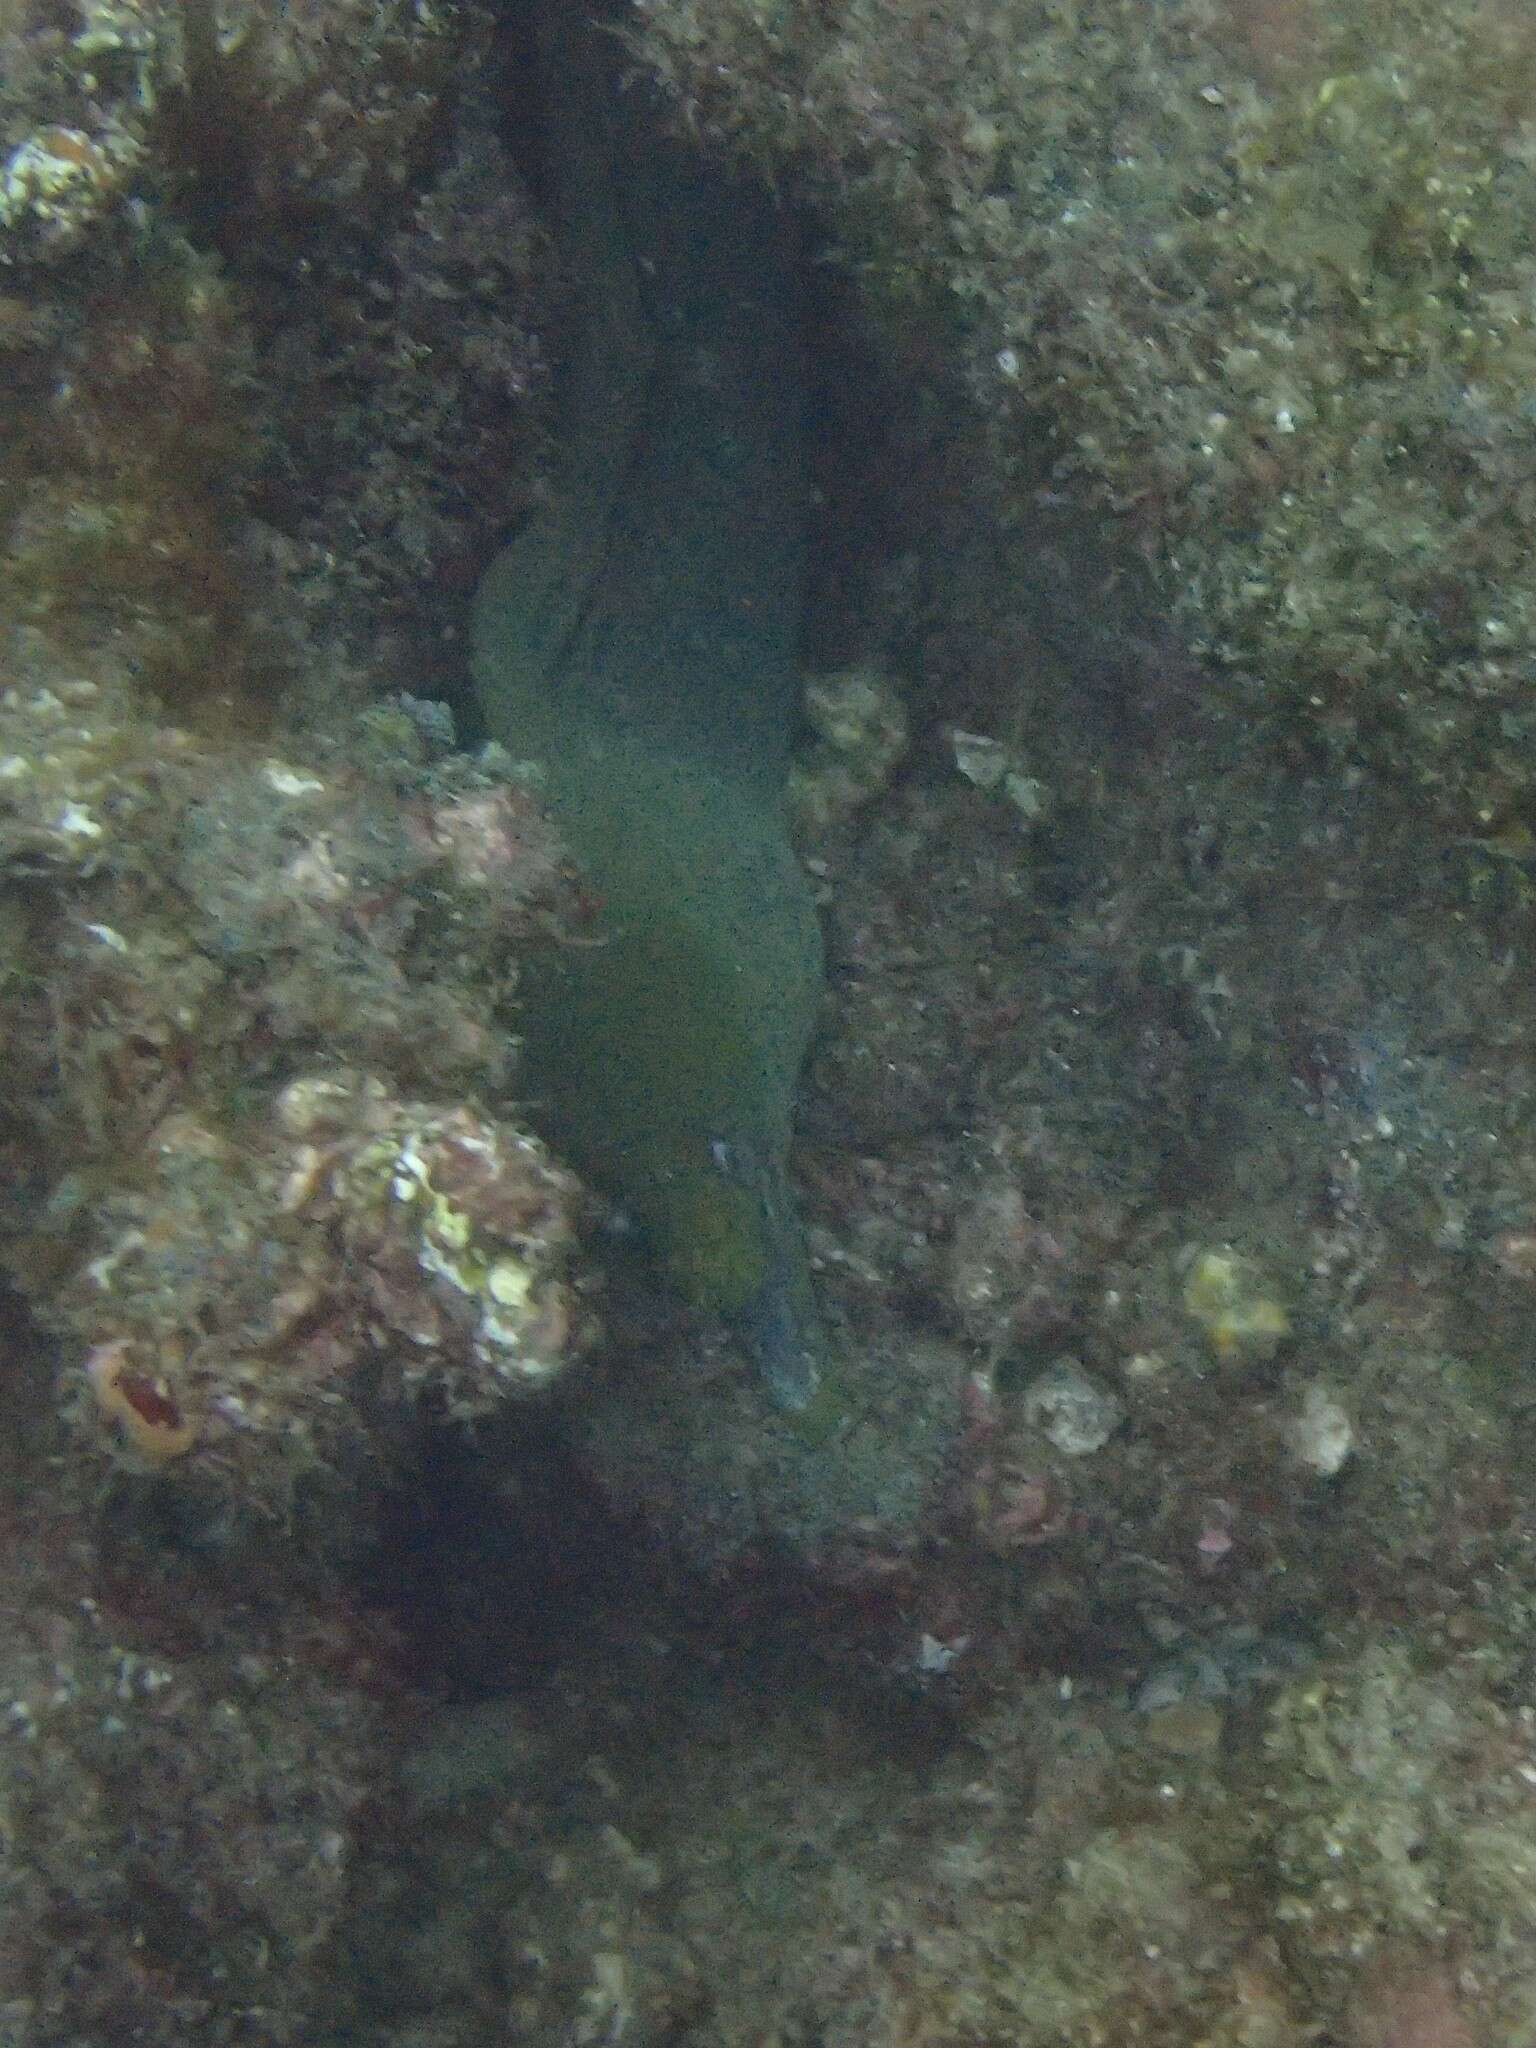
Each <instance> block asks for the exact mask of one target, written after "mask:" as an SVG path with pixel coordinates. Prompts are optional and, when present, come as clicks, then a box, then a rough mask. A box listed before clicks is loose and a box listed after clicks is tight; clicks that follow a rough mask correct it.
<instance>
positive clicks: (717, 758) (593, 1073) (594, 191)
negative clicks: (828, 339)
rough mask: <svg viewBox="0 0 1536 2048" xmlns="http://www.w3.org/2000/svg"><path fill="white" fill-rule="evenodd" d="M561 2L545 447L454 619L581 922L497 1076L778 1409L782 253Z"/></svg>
mask: <svg viewBox="0 0 1536 2048" xmlns="http://www.w3.org/2000/svg"><path fill="white" fill-rule="evenodd" d="M586 17H587V11H586V9H584V8H580V7H576V6H573V5H571V4H569V0H547V4H545V5H544V6H543V7H542V9H541V15H540V21H539V28H538V42H539V58H540V63H541V66H542V71H543V83H544V116H545V122H546V132H547V139H548V159H549V160H548V165H547V171H546V177H547V184H548V191H547V198H548V201H549V205H550V209H551V214H552V217H553V219H554V222H555V225H556V229H557V232H558V235H559V239H560V245H561V251H562V255H563V258H564V262H565V268H566V270H567V272H568V274H569V276H570V279H571V281H572V286H573V289H574V291H575V294H576V298H577V305H576V318H575V321H574V331H573V335H572V340H571V345H570V350H569V356H568V360H567V362H566V364H565V367H564V371H563V379H564V381H563V386H562V389H561V394H560V396H561V411H562V444H561V445H562V453H561V459H560V461H559V464H558V466H557V471H556V475H555V478H554V481H553V485H552V489H551V492H550V496H549V500H548V502H547V504H545V505H544V506H543V507H541V509H540V510H539V511H538V512H537V513H536V514H535V515H534V516H533V518H532V520H531V521H530V523H529V524H528V525H527V526H526V527H525V528H524V529H523V531H521V532H520V533H519V534H518V535H517V537H516V538H515V539H514V540H513V541H512V543H511V544H510V546H508V547H507V548H506V550H505V552H504V553H503V554H502V555H501V556H500V557H499V558H498V559H497V560H496V561H495V562H494V563H493V565H492V567H491V568H490V570H489V571H488V572H487V575H486V577H485V580H484V582H483V584H482V586H481V588H480V591H479V593H478V596H477V598H476V603H475V615H474V625H473V664H474V676H475V685H476V690H477V693H478V698H479V702H480V705H481V707H482V710H483V714H484V717H485V721H486V724H487V726H488V728H489V730H490V732H491V733H492V734H493V735H494V736H495V737H496V738H497V739H499V740H500V741H501V742H502V743H503V744H504V745H505V746H506V747H507V748H508V749H509V750H510V751H511V752H512V753H513V754H514V755H515V756H516V757H518V758H519V759H528V760H533V761H535V762H537V763H538V764H539V765H540V767H541V768H542V771H543V774H544V777H545V790H546V794H547V797H548V801H549V804H550V807H551V809H552V811H553V813H554V816H555V818H556V821H557V823H558V825H559V827H560V829H561V830H562V832H563V834H564V836H565V838H566V840H567V842H568V844H569V845H570V847H571V849H572V850H573V852H574V854H575V855H576V858H577V860H578V861H579V863H580V865H581V866H582V868H583V869H584V871H585V874H586V877H587V878H588V880H589V882H590V884H591V888H592V891H593V893H594V897H595V900H596V905H597V911H596V923H597V931H596V940H597V943H594V944H593V945H591V946H584V947H579V948H578V947H566V948H562V949H559V950H558V952H557V953H556V955H555V957H553V958H552V959H550V960H548V961H546V962H543V963H538V964H536V965H535V966H534V967H533V968H532V969H531V970H530V971H529V973H528V975H527V976H526V978H525V982H524V985H523V1012H522V1025H521V1028H522V1031H523V1039H524V1071H525V1075H526V1076H527V1081H528V1086H529V1091H530V1094H531V1095H532V1097H533V1099H534V1101H535V1104H536V1105H537V1106H538V1107H539V1109H540V1111H541V1113H542V1116H543V1121H544V1124H545V1127H546V1128H547V1129H548V1131H549V1133H550V1135H551V1136H552V1137H553V1138H554V1139H555V1141H556V1142H557V1143H558V1144H559V1145H560V1146H561V1148H562V1149H563V1150H564V1152H565V1153H566V1154H567V1155H568V1156H569V1157H570V1158H571V1159H572V1161H573V1163H574V1164H576V1165H577V1166H578V1167H580V1168H582V1169H584V1170H585V1171H586V1173H587V1174H588V1175H589V1177H590V1178H591V1179H592V1180H593V1181H594V1182H595V1183H596V1184H597V1185H599V1186H600V1187H602V1188H604V1189H605V1190H606V1191H607V1192H609V1193H611V1194H612V1195H613V1196H614V1197H615V1198H616V1199H617V1200H618V1201H619V1202H620V1203H621V1205H622V1206H623V1208H624V1209H625V1210H626V1211H627V1212H629V1213H630V1214H631V1215H632V1216H633V1217H634V1218H635V1220H636V1221H637V1222H638V1224H639V1225H640V1226H641V1227H642V1229H643V1230H644V1232H645V1234H646V1238H647V1240H648V1242H649V1244H650V1246H651V1247H652V1249H653V1250H654V1253H655V1255H656V1257H657V1259H658V1261H659V1263H660V1265H661V1267H662V1269H663V1271H664V1272H665V1273H666V1274H667V1275H668V1276H669V1278H670V1279H671V1280H672V1281H673V1283H674V1284H675V1285H676V1286H677V1287H678V1288H679V1289H680V1291H681V1292H682V1293H683V1294H684V1295H685V1296H686V1297H687V1299H688V1300H689V1301H691V1302H693V1303H694V1304H696V1305H697V1306H699V1307H702V1308H705V1309H708V1310H711V1311H715V1312H718V1313H720V1314H723V1315H724V1316H726V1317H727V1318H728V1319H729V1320H730V1321H731V1322H732V1323H733V1324H734V1325H735V1327H736V1328H737V1330H738V1331H739V1332H740V1334H741V1336H742V1337H743V1339H744V1340H745V1343H746V1346H747V1348H748V1350H749V1351H750V1352H751V1354H752V1356H753V1358H754V1360H755V1362H756V1364H757V1366H758V1368H759V1370H760V1372H761V1374H762V1377H763V1380H764V1382H765V1384H766V1386H767V1388H768V1390H769V1392H770V1394H771V1395H772V1397H773V1398H774V1399H775V1400H776V1401H777V1402H778V1403H779V1405H781V1406H782V1407H785V1408H787V1409H791V1410H802V1409H804V1408H805V1407H806V1406H807V1404H808V1403H809V1402H810V1401H811V1398H812V1395H813V1393H814V1392H815V1389H816V1386H817V1381H818V1363H817V1360H818V1354H819V1349H820V1346H819V1342H818V1338H817V1335H816V1329H815V1311H814V1304H813V1300H812V1292H811V1284H810V1280H809V1276H808V1272H807V1267H806V1259H805V1252H804V1248H803V1244H802V1239H801V1232H800V1226H799V1220H798V1217H797V1215H796V1210H795V1204H794V1200H793V1197H792V1194H791V1190H790V1186H789V1179H788V1174H787V1169H786V1154H787V1150H788V1145H789V1138H790V1126H791V1118H792V1111H793V1103H794V1093H795V1086H796V1081H797V1077H798V1075H799V1071H800V1067H801V1064H802V1061H803V1058H804V1054H805V1049H806V1043H807V1040H808V1038H809V1035H810V1031H811V1026H812V1022H813V1018H814V1013H815V1009H816V1003H817V997H818V992H819V988H820V981H821V943H820V933H819V929H818V925H817V920H816V915H815V911H814V909H813V906H812V903H811V899H810V894H809V889H808V885H807V883H806V880H805V877H804V875H803V873H802V872H801V869H800V866H799V864H798V862H797V861H796V859H795V857H794V855H793V853H792V852H791V849H790V845H789V841H788V837H787V833H786V824H785V810H784V783H785V775H786V770H787V767H788V760H789V753H790V747H791V743H792V740H793V737H794V733H795V728H796V724H797V720H798V717H799V701H800V693H799V680H798V670H797V659H796V656H797V644H796V643H797V632H798V626H799V619H800V611H801V579H802V557H803V550H804V512H805V486H804V480H803V476H802V468H801V457H802V435H803V418H802V414H803V397H802V388H801V383H802V365H801V361H800V354H799V341H798V337H797V319H796V311H797V309H796V297H795V290H794V276H793V266H792V262H791V258H790V250H789V246H788V238H787V236H786V233H785V228H784V223H783V221H782V219H781V218H780V217H779V215H778V213H777V211H776V209H775V208H774V206H773V205H772V203H771V202H770V200H769V198H768V197H767V195H766V194H764V193H763V192H761V191H759V190H758V189H756V188H755V187H751V186H749V185H746V184H742V183H736V182H733V181H732V180H730V179H729V178H728V177H727V176H726V174H724V173H723V172H721V171H720V170H718V169H713V168H706V167H704V166H702V165H700V164H699V163H698V162H697V161H696V160H695V159H694V158H693V157H691V156H690V155H688V154H687V152H686V151H684V150H683V149H682V148H681V147H679V146H677V145H675V144H673V143H672V142H671V141H669V140H668V139H667V137H666V136H665V134H664V132H663V129H662V125H661V122H660V120H659V118H658V116H657V112H656V109H655V106H654V104H653V103H652V102H651V100H650V97H649V94H648V93H647V91H646V90H645V89H644V88H643V87H642V86H641V85H640V84H639V83H638V82H636V81H634V80H633V79H630V80H629V81H627V82H626V83H625V84H624V85H623V86H622V89H621V86H620V82H619V81H620V75H621V74H620V70H619V58H620V56H621V52H620V50H619V48H618V45H617V43H616V41H615V39H614V38H613V37H612V36H611V35H609V34H605V33H604V32H603V31H602V30H601V29H597V30H594V29H593V28H592V26H591V25H590V23H589V21H588V19H587V18H586ZM818 1405H819V1404H818Z"/></svg>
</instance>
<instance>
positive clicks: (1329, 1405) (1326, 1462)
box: [1285, 1380, 1355, 1479]
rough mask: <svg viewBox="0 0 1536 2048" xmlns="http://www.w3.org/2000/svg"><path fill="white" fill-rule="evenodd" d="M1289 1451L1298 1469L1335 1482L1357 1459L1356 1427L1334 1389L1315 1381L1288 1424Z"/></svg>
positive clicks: (1286, 1434)
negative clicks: (1355, 1452) (1299, 1467)
mask: <svg viewBox="0 0 1536 2048" xmlns="http://www.w3.org/2000/svg"><path fill="white" fill-rule="evenodd" d="M1285 1441H1286V1447H1287V1449H1288V1450H1289V1451H1290V1454H1291V1456H1292V1457H1293V1458H1294V1459H1295V1461H1296V1463H1297V1464H1298V1465H1301V1466H1304V1467H1305V1469H1306V1470H1307V1471H1309V1472H1315V1473H1317V1475H1318V1477H1319V1478H1321V1479H1332V1478H1333V1477H1334V1475H1335V1474H1336V1473H1338V1472H1341V1471H1342V1470H1343V1468H1344V1466H1345V1465H1346V1464H1347V1463H1348V1461H1349V1459H1350V1458H1351V1457H1352V1456H1353V1455H1354V1449H1355V1427H1354V1424H1353V1423H1352V1422H1351V1421H1350V1419H1349V1416H1348V1415H1347V1414H1346V1413H1345V1410H1344V1406H1343V1404H1342V1402H1341V1401H1340V1400H1339V1398H1338V1396H1337V1394H1335V1393H1334V1391H1333V1389H1332V1388H1331V1387H1330V1386H1328V1385H1327V1383H1326V1382H1325V1381H1323V1380H1313V1381H1312V1383H1311V1385H1310V1386H1309V1387H1308V1388H1307V1389H1306V1391H1305V1393H1304V1394H1303V1395H1302V1397H1301V1407H1300V1408H1299V1410H1298V1411H1297V1412H1296V1414H1294V1415H1293V1416H1292V1417H1291V1419H1290V1421H1289V1422H1288V1423H1287V1424H1286V1430H1285Z"/></svg>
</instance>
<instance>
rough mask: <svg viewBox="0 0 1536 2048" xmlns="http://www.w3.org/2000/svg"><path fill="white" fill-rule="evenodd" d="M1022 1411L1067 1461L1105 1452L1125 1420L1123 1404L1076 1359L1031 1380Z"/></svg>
mask: <svg viewBox="0 0 1536 2048" xmlns="http://www.w3.org/2000/svg"><path fill="white" fill-rule="evenodd" d="M1020 1407H1021V1412H1022V1414H1023V1418H1024V1420H1025V1422H1026V1423H1028V1424H1029V1425H1030V1426H1031V1427H1033V1428H1035V1429H1038V1430H1040V1431H1041V1433H1042V1434H1043V1435H1044V1436H1045V1437H1046V1438H1048V1439H1049V1441H1050V1442H1051V1443H1052V1444H1054V1445H1055V1447H1056V1449H1057V1450H1058V1451H1060V1452H1061V1453H1062V1455H1063V1457H1067V1458H1086V1457H1087V1456H1088V1455H1089V1453H1090V1452H1092V1451H1097V1450H1102V1449H1103V1447H1104V1445H1105V1444H1107V1443H1108V1442H1109V1439H1110V1438H1111V1437H1112V1436H1113V1435H1114V1433H1115V1431H1116V1430H1117V1429H1118V1428H1119V1427H1120V1424H1121V1422H1122V1421H1123V1420H1124V1417H1125V1408H1124V1405H1123V1403H1122V1402H1121V1401H1119V1400H1118V1399H1117V1398H1116V1396H1115V1395H1114V1394H1112V1393H1110V1392H1109V1390H1108V1389H1107V1388H1105V1387H1101V1386H1099V1385H1098V1384H1097V1382H1095V1381H1094V1380H1091V1379H1090V1378H1089V1377H1088V1375H1087V1373H1086V1372H1084V1370H1083V1368H1082V1367H1081V1366H1080V1365H1079V1364H1078V1362H1077V1360H1076V1359H1075V1358H1058V1359H1057V1360H1056V1362H1055V1364H1054V1365H1048V1366H1047V1367H1046V1369H1045V1371H1044V1372H1043V1373H1041V1374H1040V1375H1039V1376H1038V1377H1037V1378H1035V1379H1033V1380H1031V1381H1030V1383H1029V1385H1028V1386H1027V1387H1026V1388H1025V1389H1024V1398H1023V1401H1022V1402H1021V1404H1020Z"/></svg>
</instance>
